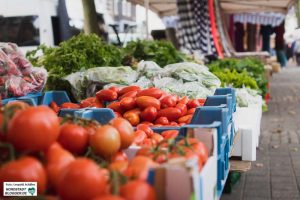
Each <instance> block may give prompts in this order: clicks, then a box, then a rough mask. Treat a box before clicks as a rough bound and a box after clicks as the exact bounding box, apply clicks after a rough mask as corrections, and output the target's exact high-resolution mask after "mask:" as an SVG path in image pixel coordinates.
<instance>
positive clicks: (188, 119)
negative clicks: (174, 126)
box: [178, 115, 193, 124]
mask: <svg viewBox="0 0 300 200" xmlns="http://www.w3.org/2000/svg"><path fill="white" fill-rule="evenodd" d="M192 118H193V115H185V116H183V117H180V118H179V119H178V123H186V124H189V123H190V122H191V120H192Z"/></svg>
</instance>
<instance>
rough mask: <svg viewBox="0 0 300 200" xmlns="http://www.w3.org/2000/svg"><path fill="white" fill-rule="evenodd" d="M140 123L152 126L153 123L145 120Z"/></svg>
mask: <svg viewBox="0 0 300 200" xmlns="http://www.w3.org/2000/svg"><path fill="white" fill-rule="evenodd" d="M141 124H146V125H148V126H153V123H152V122H147V121H144V122H142V123H141Z"/></svg>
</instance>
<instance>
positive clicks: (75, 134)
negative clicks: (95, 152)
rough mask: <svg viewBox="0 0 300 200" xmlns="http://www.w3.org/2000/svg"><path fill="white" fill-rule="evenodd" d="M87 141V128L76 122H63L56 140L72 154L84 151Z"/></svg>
mask: <svg viewBox="0 0 300 200" xmlns="http://www.w3.org/2000/svg"><path fill="white" fill-rule="evenodd" d="M88 141H89V134H88V132H87V130H86V129H85V128H83V127H81V126H78V125H76V124H69V123H67V124H64V125H63V126H62V127H61V129H60V135H59V137H58V142H59V143H60V144H61V145H62V146H63V147H64V148H65V149H67V150H69V151H70V152H72V153H73V154H77V155H80V154H82V153H84V152H85V150H86V148H87V146H88Z"/></svg>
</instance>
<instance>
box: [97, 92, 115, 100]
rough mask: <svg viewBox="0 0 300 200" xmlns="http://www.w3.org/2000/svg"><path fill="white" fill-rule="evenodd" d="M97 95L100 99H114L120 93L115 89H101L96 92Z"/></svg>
mask: <svg viewBox="0 0 300 200" xmlns="http://www.w3.org/2000/svg"><path fill="white" fill-rule="evenodd" d="M96 97H97V99H98V100H99V101H114V100H117V98H118V93H117V92H115V91H113V90H109V89H106V90H100V91H99V92H97V93H96Z"/></svg>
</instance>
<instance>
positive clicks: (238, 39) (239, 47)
mask: <svg viewBox="0 0 300 200" xmlns="http://www.w3.org/2000/svg"><path fill="white" fill-rule="evenodd" d="M234 26H235V36H234V39H235V40H234V45H235V50H236V51H237V52H244V51H245V49H244V35H245V30H244V25H243V24H242V23H239V22H236V23H234Z"/></svg>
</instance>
